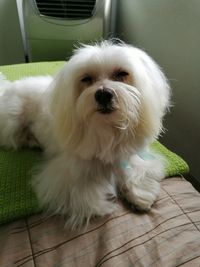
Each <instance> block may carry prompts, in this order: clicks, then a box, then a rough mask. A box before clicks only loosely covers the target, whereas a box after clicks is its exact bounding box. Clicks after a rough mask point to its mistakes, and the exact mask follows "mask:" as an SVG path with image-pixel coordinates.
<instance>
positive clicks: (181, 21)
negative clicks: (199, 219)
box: [117, 0, 200, 179]
mask: <svg viewBox="0 0 200 267" xmlns="http://www.w3.org/2000/svg"><path fill="white" fill-rule="evenodd" d="M117 32H118V34H119V36H120V37H121V38H122V39H123V40H125V41H127V42H128V43H132V44H135V45H136V46H139V47H141V48H144V49H145V50H146V51H147V52H148V53H150V55H152V57H153V58H154V59H155V60H156V61H157V62H158V63H159V64H160V65H161V66H162V67H163V69H164V71H165V73H166V75H167V77H168V78H169V80H170V82H171V86H172V88H173V102H174V108H172V110H171V114H169V115H168V116H167V118H166V122H165V126H166V127H167V129H168V132H167V133H166V134H165V136H164V137H163V139H162V142H164V143H165V144H166V145H167V146H168V147H169V148H171V149H172V150H174V151H176V152H177V153H178V154H180V155H181V156H182V157H183V158H184V159H185V160H186V161H187V162H188V163H189V165H190V168H191V173H192V174H193V175H194V176H195V177H197V178H198V179H200V1H199V0H190V1H188V0H176V1H174V0H119V11H118V19H117Z"/></svg>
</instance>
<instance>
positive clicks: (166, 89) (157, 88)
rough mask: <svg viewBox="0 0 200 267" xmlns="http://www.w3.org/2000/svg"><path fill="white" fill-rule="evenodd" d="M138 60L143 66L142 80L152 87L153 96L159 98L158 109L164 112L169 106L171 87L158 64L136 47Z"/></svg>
mask: <svg viewBox="0 0 200 267" xmlns="http://www.w3.org/2000/svg"><path fill="white" fill-rule="evenodd" d="M136 51H137V53H138V56H139V60H140V62H141V65H142V67H143V72H144V74H145V75H144V78H145V79H146V80H144V82H145V83H146V84H147V86H149V87H152V89H151V90H153V91H154V93H155V97H156V98H157V99H159V103H158V104H159V105H160V111H161V112H162V113H163V115H164V114H165V112H166V111H167V110H168V108H169V106H170V98H171V88H170V85H169V82H168V80H167V78H166V76H165V74H164V73H163V71H162V70H161V68H160V66H159V65H158V64H157V63H156V62H155V61H154V60H153V59H152V58H151V57H150V56H149V55H148V54H147V53H145V52H144V51H142V50H140V49H137V48H136Z"/></svg>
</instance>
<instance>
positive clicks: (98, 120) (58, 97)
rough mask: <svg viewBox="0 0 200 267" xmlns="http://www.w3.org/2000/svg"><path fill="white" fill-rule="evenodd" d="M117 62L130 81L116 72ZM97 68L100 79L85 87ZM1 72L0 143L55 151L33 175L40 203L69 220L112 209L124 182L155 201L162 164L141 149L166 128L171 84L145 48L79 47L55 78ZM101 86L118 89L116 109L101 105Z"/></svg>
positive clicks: (146, 201)
mask: <svg viewBox="0 0 200 267" xmlns="http://www.w3.org/2000/svg"><path fill="white" fill-rule="evenodd" d="M115 69H123V70H124V69H125V70H126V71H127V72H128V73H129V76H130V81H131V82H128V83H127V82H122V81H116V80H113V79H111V78H110V77H111V76H110V74H111V73H112V72H113V71H114V70H115ZM91 73H92V75H95V77H96V78H95V81H94V82H93V83H92V84H89V85H88V86H84V87H83V86H82V84H81V78H82V77H83V76H84V75H88V74H89V75H90V74H91ZM0 79H1V81H0V87H1V88H0V129H1V130H0V145H2V146H5V147H8V148H10V147H13V148H15V149H16V148H18V147H21V146H24V145H25V146H30V147H32V146H40V147H42V148H43V149H44V150H45V152H46V154H47V155H50V156H51V159H49V160H48V161H47V162H46V163H45V164H44V166H43V167H42V170H41V171H40V173H39V174H38V175H37V176H36V177H35V178H34V181H33V184H34V189H35V192H36V194H37V196H38V199H39V201H40V203H41V205H43V206H45V207H47V208H48V209H49V210H50V211H52V212H53V213H60V214H65V215H66V216H67V219H66V226H67V227H70V228H77V227H81V226H82V225H83V224H84V223H85V222H88V221H89V220H90V218H91V217H94V216H104V215H106V214H110V213H112V212H113V211H114V210H115V209H116V208H117V204H116V202H115V201H113V199H114V198H116V197H117V191H118V190H119V191H120V192H121V193H122V195H123V196H124V197H125V198H126V199H127V200H128V201H129V202H130V203H132V204H133V205H135V206H136V207H137V208H138V209H141V210H148V209H150V208H151V206H152V204H153V202H154V201H155V199H156V197H157V195H158V194H159V188H160V185H159V181H160V180H161V179H162V178H163V177H164V175H165V173H164V164H163V161H162V160H161V159H160V157H159V156H154V158H153V159H151V160H147V161H146V160H143V159H142V158H141V157H140V156H139V152H140V151H141V150H145V149H148V146H149V144H150V143H151V142H152V141H153V140H155V139H156V138H157V137H158V135H159V134H160V132H161V131H162V119H163V116H164V114H165V112H166V110H167V108H168V106H169V100H170V87H169V85H168V83H167V80H166V78H165V76H164V74H163V73H162V71H161V70H160V68H159V66H158V65H157V64H156V63H155V62H154V61H153V60H152V59H151V58H150V57H149V56H148V55H147V54H146V53H145V52H143V51H142V50H140V49H138V48H135V47H132V46H128V45H125V44H121V45H115V44H112V43H111V42H108V41H104V42H102V43H100V44H96V45H94V46H90V45H85V46H82V47H81V48H79V49H78V50H77V51H76V52H75V54H74V55H73V56H72V58H71V59H70V60H69V62H68V63H66V64H65V66H64V67H63V68H62V69H61V71H60V72H59V73H58V74H57V75H56V77H54V78H52V77H50V76H39V77H29V78H24V79H21V80H18V81H15V82H9V81H5V79H4V78H3V77H2V76H1V78H0ZM102 87H106V88H109V89H111V90H112V91H113V94H114V95H115V102H114V105H115V111H114V112H112V113H110V114H101V113H99V112H98V111H97V103H96V101H95V97H94V94H95V92H96V90H97V89H99V88H102ZM122 162H126V167H123V166H122V164H121V163H122Z"/></svg>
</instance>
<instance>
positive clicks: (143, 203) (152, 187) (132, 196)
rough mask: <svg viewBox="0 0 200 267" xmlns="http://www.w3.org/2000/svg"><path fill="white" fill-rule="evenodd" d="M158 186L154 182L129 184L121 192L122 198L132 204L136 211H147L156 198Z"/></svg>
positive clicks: (157, 183)
mask: <svg viewBox="0 0 200 267" xmlns="http://www.w3.org/2000/svg"><path fill="white" fill-rule="evenodd" d="M159 191H160V184H159V182H157V181H155V180H150V181H146V182H145V183H139V184H135V183H132V182H131V183H129V185H128V187H127V186H126V189H125V190H123V196H124V197H125V198H126V200H127V201H128V202H129V203H131V204H133V205H134V207H135V208H136V209H137V210H141V211H148V210H150V209H151V206H152V205H153V203H154V202H155V200H156V198H157V197H158V194H159Z"/></svg>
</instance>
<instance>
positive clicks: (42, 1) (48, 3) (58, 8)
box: [35, 0, 96, 19]
mask: <svg viewBox="0 0 200 267" xmlns="http://www.w3.org/2000/svg"><path fill="white" fill-rule="evenodd" d="M95 2H96V1H95V0H35V3H36V6H37V8H38V10H39V13H40V14H41V15H43V16H47V17H52V18H58V19H88V18H90V17H92V16H93V11H94V7H95Z"/></svg>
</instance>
